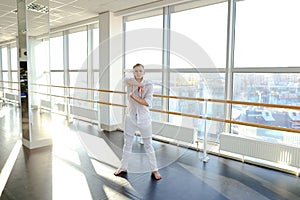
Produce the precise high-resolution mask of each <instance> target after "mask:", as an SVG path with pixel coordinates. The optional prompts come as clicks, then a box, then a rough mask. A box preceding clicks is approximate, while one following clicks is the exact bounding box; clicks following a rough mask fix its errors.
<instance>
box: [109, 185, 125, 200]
mask: <svg viewBox="0 0 300 200" xmlns="http://www.w3.org/2000/svg"><path fill="white" fill-rule="evenodd" d="M103 190H104V192H105V194H106V196H107V199H108V200H116V199H118V200H127V199H128V200H129V199H130V198H128V197H126V196H125V195H123V194H121V193H120V192H118V191H116V190H114V189H112V188H111V187H108V186H106V185H104V186H103Z"/></svg>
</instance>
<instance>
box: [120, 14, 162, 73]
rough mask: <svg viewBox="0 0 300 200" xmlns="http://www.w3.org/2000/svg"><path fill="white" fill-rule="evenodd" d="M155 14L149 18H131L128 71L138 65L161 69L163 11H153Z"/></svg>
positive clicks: (127, 43) (126, 62)
mask: <svg viewBox="0 0 300 200" xmlns="http://www.w3.org/2000/svg"><path fill="white" fill-rule="evenodd" d="M151 14H152V13H151ZM153 14H155V15H154V16H150V17H147V18H137V19H135V18H134V19H130V18H129V19H128V21H127V23H126V46H125V53H126V55H125V68H126V69H132V66H133V65H135V64H136V63H141V64H144V65H147V67H148V68H155V69H161V65H162V51H163V31H162V28H163V15H162V10H158V11H153ZM145 15H146V14H145Z"/></svg>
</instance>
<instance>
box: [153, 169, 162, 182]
mask: <svg viewBox="0 0 300 200" xmlns="http://www.w3.org/2000/svg"><path fill="white" fill-rule="evenodd" d="M152 176H153V178H154V179H155V180H160V179H162V176H161V175H160V173H159V172H158V171H154V172H152Z"/></svg>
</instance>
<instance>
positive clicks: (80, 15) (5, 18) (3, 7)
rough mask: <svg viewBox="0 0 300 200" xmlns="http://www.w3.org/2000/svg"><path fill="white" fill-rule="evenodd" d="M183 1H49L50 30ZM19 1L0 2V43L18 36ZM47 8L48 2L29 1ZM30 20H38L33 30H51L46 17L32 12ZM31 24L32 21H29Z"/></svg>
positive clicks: (4, 0)
mask: <svg viewBox="0 0 300 200" xmlns="http://www.w3.org/2000/svg"><path fill="white" fill-rule="evenodd" d="M179 1H182V0H49V10H50V28H51V29H52V28H57V27H61V26H65V25H68V24H72V23H75V22H79V21H83V20H86V19H90V18H93V17H97V16H98V14H99V13H103V12H106V11H112V12H123V11H124V10H126V9H130V8H134V7H139V6H141V7H142V6H145V5H151V4H153V5H154V4H156V5H157V3H160V4H169V3H174V2H179ZM16 2H17V0H0V43H1V42H3V41H8V40H13V39H15V38H16V36H17V30H18V29H17V14H16V12H14V11H16V9H17V3H16ZM26 2H27V4H28V3H31V2H34V3H38V4H41V5H45V4H47V3H45V2H48V0H27V1H26ZM28 16H29V17H30V19H33V18H35V20H34V22H35V23H34V25H32V26H34V28H38V29H42V28H44V27H46V26H47V27H48V23H47V21H45V19H46V20H47V19H48V17H46V18H45V17H43V16H46V15H45V14H41V13H37V12H33V11H30V12H28ZM29 21H30V20H29Z"/></svg>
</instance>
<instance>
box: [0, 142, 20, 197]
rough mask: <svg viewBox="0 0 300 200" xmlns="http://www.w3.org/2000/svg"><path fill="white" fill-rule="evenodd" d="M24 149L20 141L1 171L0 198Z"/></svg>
mask: <svg viewBox="0 0 300 200" xmlns="http://www.w3.org/2000/svg"><path fill="white" fill-rule="evenodd" d="M21 147H22V141H21V140H18V141H17V142H16V144H15V146H14V148H13V150H12V151H11V153H10V155H9V157H8V159H7V161H6V163H5V165H4V167H3V169H2V170H1V173H0V196H1V194H2V191H3V189H4V187H5V185H6V182H7V180H8V177H9V175H10V173H11V170H12V168H13V166H14V164H15V162H16V160H17V157H18V155H19V152H20V149H21Z"/></svg>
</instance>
